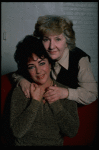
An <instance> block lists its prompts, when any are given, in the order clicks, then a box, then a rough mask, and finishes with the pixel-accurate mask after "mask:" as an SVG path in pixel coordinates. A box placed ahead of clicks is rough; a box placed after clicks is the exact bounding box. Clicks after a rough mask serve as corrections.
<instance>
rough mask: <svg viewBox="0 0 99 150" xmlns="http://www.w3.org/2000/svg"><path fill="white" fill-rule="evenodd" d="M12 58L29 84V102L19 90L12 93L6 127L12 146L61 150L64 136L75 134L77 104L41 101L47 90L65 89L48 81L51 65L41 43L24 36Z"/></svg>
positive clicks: (76, 129) (64, 101) (31, 37)
mask: <svg viewBox="0 0 99 150" xmlns="http://www.w3.org/2000/svg"><path fill="white" fill-rule="evenodd" d="M14 58H15V61H16V62H17V64H18V70H19V72H20V74H22V75H23V76H24V77H25V78H27V79H28V80H29V81H30V82H31V86H30V96H31V98H26V97H25V95H24V93H23V92H22V90H21V88H20V86H18V87H15V89H14V90H13V93H12V97H11V105H10V106H11V107H10V127H11V129H12V133H13V135H14V137H15V146H62V145H63V137H64V136H69V137H74V136H75V135H76V134H77V132H78V128H79V117H78V112H77V103H76V102H74V101H70V100H68V99H66V98H64V99H61V100H60V99H58V100H56V101H55V100H54V102H53V101H49V100H46V99H45V98H44V94H45V93H46V92H47V90H48V88H49V87H50V86H51V87H54V86H55V85H56V86H57V87H59V88H61V89H64V88H66V87H65V86H63V85H62V84H60V83H58V82H56V81H55V80H53V79H52V78H51V76H50V71H51V70H53V65H54V63H53V60H52V59H51V58H50V57H49V55H48V53H47V52H46V50H45V48H44V46H43V44H42V42H41V40H39V39H37V38H35V37H33V36H26V37H25V38H24V40H23V41H21V42H19V43H18V45H17V49H16V52H15V55H14Z"/></svg>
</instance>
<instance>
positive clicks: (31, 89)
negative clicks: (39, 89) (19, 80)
mask: <svg viewBox="0 0 99 150" xmlns="http://www.w3.org/2000/svg"><path fill="white" fill-rule="evenodd" d="M30 91H31V92H32V91H35V86H34V85H33V84H32V83H31V86H30Z"/></svg>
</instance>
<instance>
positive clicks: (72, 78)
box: [56, 47, 90, 89]
mask: <svg viewBox="0 0 99 150" xmlns="http://www.w3.org/2000/svg"><path fill="white" fill-rule="evenodd" d="M86 56H88V58H89V61H90V56H89V55H87V54H86V53H85V52H84V51H82V50H81V49H79V48H77V47H76V48H74V49H73V50H71V51H69V68H68V70H67V69H65V68H64V67H62V66H61V70H60V72H59V74H58V77H57V80H56V81H57V82H59V83H61V84H63V85H66V86H68V87H70V88H73V89H76V88H77V87H78V86H79V85H78V78H77V77H78V71H79V68H78V63H79V60H80V59H81V58H82V57H86Z"/></svg>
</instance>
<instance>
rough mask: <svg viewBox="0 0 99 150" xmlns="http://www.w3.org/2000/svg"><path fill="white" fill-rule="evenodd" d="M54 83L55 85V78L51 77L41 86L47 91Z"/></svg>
mask: <svg viewBox="0 0 99 150" xmlns="http://www.w3.org/2000/svg"><path fill="white" fill-rule="evenodd" d="M52 85H53V80H52V79H51V78H50V79H49V80H48V81H47V82H46V83H45V84H43V85H39V87H40V88H41V89H43V90H44V91H46V89H47V88H48V87H50V86H52Z"/></svg>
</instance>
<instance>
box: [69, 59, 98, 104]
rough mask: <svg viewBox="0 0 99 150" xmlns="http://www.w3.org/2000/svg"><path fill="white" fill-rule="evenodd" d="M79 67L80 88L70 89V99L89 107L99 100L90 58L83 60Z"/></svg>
mask: <svg viewBox="0 0 99 150" xmlns="http://www.w3.org/2000/svg"><path fill="white" fill-rule="evenodd" d="M78 67H79V72H78V84H79V86H80V87H78V88H77V89H72V88H68V90H69V96H68V99H69V100H75V101H76V102H77V103H80V104H84V105H88V104H90V103H92V102H93V101H95V100H96V99H97V98H98V90H97V84H96V81H95V79H94V76H93V73H92V68H91V64H90V62H89V60H88V57H83V58H81V60H80V61H79V66H78Z"/></svg>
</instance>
